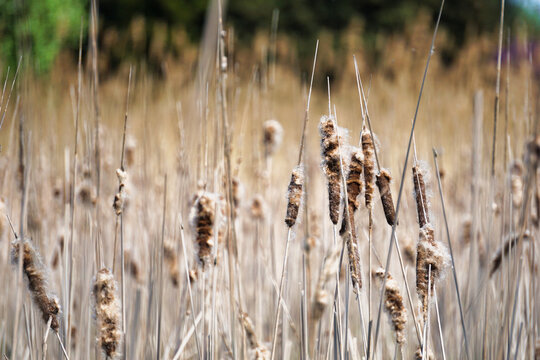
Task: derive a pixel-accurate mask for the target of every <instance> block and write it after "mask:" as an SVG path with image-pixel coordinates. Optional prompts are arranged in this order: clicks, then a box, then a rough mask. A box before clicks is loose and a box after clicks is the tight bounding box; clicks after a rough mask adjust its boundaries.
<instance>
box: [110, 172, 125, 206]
mask: <svg viewBox="0 0 540 360" xmlns="http://www.w3.org/2000/svg"><path fill="white" fill-rule="evenodd" d="M116 176H117V177H118V183H119V185H118V192H117V193H116V195H115V196H114V202H113V208H114V211H115V213H116V215H117V216H119V215H120V214H122V212H123V211H124V205H125V202H126V199H127V191H126V182H127V172H125V171H123V170H122V169H116Z"/></svg>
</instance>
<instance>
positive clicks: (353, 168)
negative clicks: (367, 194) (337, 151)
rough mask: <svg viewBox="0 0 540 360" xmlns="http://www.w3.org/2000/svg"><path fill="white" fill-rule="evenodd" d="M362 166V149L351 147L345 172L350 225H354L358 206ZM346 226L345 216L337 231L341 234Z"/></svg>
mask: <svg viewBox="0 0 540 360" xmlns="http://www.w3.org/2000/svg"><path fill="white" fill-rule="evenodd" d="M363 166H364V155H363V153H362V150H360V149H358V148H355V147H353V148H352V150H351V160H350V162H349V173H348V174H347V202H348V206H349V207H348V209H349V218H350V223H351V227H354V225H353V224H354V213H355V212H356V210H357V209H358V207H359V203H358V195H360V192H361V191H362V169H363ZM345 228H346V222H345V216H344V217H343V220H342V223H341V229H340V231H339V233H340V234H341V235H343V233H344V232H345Z"/></svg>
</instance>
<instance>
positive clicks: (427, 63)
mask: <svg viewBox="0 0 540 360" xmlns="http://www.w3.org/2000/svg"><path fill="white" fill-rule="evenodd" d="M443 7H444V0H442V2H441V8H440V10H439V15H438V17H437V23H436V25H435V30H434V31H433V39H432V40H431V48H430V52H429V55H428V58H427V61H426V67H425V69H424V75H423V78H422V85H421V86H420V93H419V95H418V102H417V103H416V110H415V113H414V118H413V124H412V128H411V133H410V135H409V142H408V145H407V153H406V154H405V163H404V166H403V171H402V173H401V182H400V185H399V193H398V200H397V203H396V222H395V224H394V225H392V235H391V237H390V244H389V246H388V254H387V257H386V265H385V269H384V278H383V284H382V287H381V295H380V300H379V310H378V312H377V325H376V328H375V339H374V342H373V353H374V354H375V351H376V350H377V338H378V336H379V328H380V320H381V313H382V306H383V299H384V288H385V286H386V277H387V276H388V268H389V267H390V260H391V258H392V247H393V245H394V241H393V240H394V236H395V233H396V224H397V223H398V219H399V217H398V216H399V209H400V205H401V197H402V195H403V185H404V184H405V173H406V171H407V163H408V162H409V154H410V151H411V143H412V139H413V136H414V128H415V126H416V120H417V117H418V110H419V108H420V100H421V99H422V92H423V90H424V85H425V82H426V77H427V72H428V69H429V62H430V60H431V55H432V54H433V52H434V48H435V39H436V37H437V30H438V29H439V23H440V21H441V15H442V10H443ZM368 356H369V354H368Z"/></svg>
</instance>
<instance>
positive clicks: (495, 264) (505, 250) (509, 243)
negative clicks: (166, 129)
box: [489, 231, 531, 276]
mask: <svg viewBox="0 0 540 360" xmlns="http://www.w3.org/2000/svg"><path fill="white" fill-rule="evenodd" d="M530 237H531V234H530V233H529V231H525V233H524V234H523V238H522V240H525V241H526V240H529V239H530ZM518 240H519V235H512V236H510V237H508V239H507V240H506V241H505V242H504V244H503V245H502V246H501V247H500V248H498V249H497V251H496V252H495V256H494V257H493V260H491V267H490V270H489V276H492V275H493V274H494V273H495V272H496V271H497V270H498V269H499V267H500V266H501V263H502V259H503V257H507V256H508V254H509V253H510V250H512V249H513V248H514V247H515V246H516V245H517V242H518Z"/></svg>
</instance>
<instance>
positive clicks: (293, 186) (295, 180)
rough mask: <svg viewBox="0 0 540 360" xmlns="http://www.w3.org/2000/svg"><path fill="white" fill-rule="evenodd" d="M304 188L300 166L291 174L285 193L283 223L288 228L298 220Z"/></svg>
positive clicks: (302, 170)
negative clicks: (285, 205)
mask: <svg viewBox="0 0 540 360" xmlns="http://www.w3.org/2000/svg"><path fill="white" fill-rule="evenodd" d="M303 186H304V169H303V168H302V166H301V165H299V166H296V167H295V168H294V169H293V171H292V173H291V181H290V182H289V188H288V193H287V200H288V202H287V215H285V223H286V224H287V226H288V227H293V225H294V224H295V223H296V220H297V218H298V212H299V211H300V204H301V203H302V194H303Z"/></svg>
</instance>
